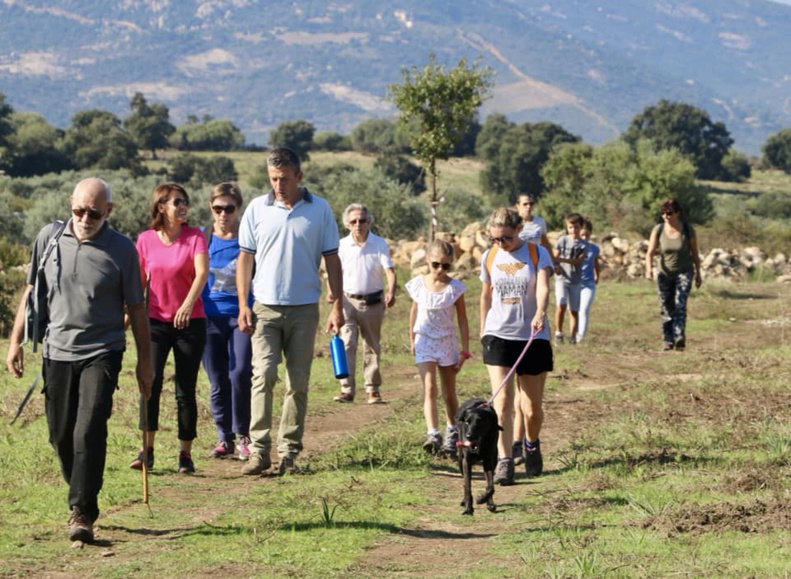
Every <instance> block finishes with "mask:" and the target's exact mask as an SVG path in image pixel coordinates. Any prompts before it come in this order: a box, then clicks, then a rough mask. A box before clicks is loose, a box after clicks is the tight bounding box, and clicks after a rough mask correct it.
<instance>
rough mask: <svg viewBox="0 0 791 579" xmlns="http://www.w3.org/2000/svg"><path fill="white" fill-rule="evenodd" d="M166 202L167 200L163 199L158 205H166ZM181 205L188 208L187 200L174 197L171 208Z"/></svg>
mask: <svg viewBox="0 0 791 579" xmlns="http://www.w3.org/2000/svg"><path fill="white" fill-rule="evenodd" d="M167 202H168V200H167V199H165V200H164V201H160V203H164V204H165V205H167ZM182 205H185V206H187V207H189V206H190V202H189V199H185V198H184V197H176V198H175V199H173V207H181V206H182Z"/></svg>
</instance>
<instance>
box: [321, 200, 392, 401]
mask: <svg viewBox="0 0 791 579" xmlns="http://www.w3.org/2000/svg"><path fill="white" fill-rule="evenodd" d="M373 220H374V219H373V215H371V212H370V211H368V208H367V207H365V206H364V205H360V204H359V203H352V204H351V205H349V206H348V207H347V208H346V209H345V210H344V212H343V224H344V225H345V226H346V228H347V229H349V232H350V233H349V235H347V236H346V237H344V238H343V239H341V241H340V245H339V247H338V256H339V257H340V260H341V265H342V268H343V289H344V295H343V313H344V319H345V321H346V323H345V324H344V326H343V327H342V328H341V332H340V336H341V338H342V339H343V343H344V345H345V346H346V359H347V362H348V364H349V377H348V378H344V379H343V380H341V393H340V395H338V396H336V397H335V400H336V401H337V402H354V395H355V368H356V358H357V343H358V339H359V337H360V336H362V339H363V341H364V342H365V345H364V348H363V378H364V380H365V391H366V393H367V394H368V404H381V403H382V395H381V394H380V393H379V387H380V386H381V385H382V375H381V373H380V371H379V357H380V352H381V345H380V342H379V339H380V335H381V331H382V320H384V315H385V308H389V307H392V306H393V304H395V286H396V275H395V270H394V269H393V262H392V260H391V259H390V250H389V248H388V247H387V242H386V241H385V240H384V239H382V238H381V237H379V236H378V235H376V234H374V233H371V231H370V228H371V224H372V223H373ZM383 273H384V277H386V278H387V288H385V283H384V278H383V276H382V274H383ZM328 289H329V288H328ZM334 298H335V296H333V295H332V290H331V289H329V291H328V299H329V300H333V299H334Z"/></svg>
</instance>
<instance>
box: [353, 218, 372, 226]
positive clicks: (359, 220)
mask: <svg viewBox="0 0 791 579" xmlns="http://www.w3.org/2000/svg"><path fill="white" fill-rule="evenodd" d="M358 223H359V224H360V225H362V224H363V223H368V220H367V219H351V220H350V221H349V225H357V224H358Z"/></svg>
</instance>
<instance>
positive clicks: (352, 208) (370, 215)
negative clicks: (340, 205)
mask: <svg viewBox="0 0 791 579" xmlns="http://www.w3.org/2000/svg"><path fill="white" fill-rule="evenodd" d="M354 211H362V212H363V217H365V219H366V220H367V221H368V225H372V224H373V222H374V216H373V213H371V212H370V211H369V210H368V208H367V207H366V206H365V205H363V204H362V203H352V204H351V205H349V206H348V207H347V208H346V209H344V210H343V225H344V226H345V227H346V228H347V229H348V228H349V215H350V214H351V213H352V212H354Z"/></svg>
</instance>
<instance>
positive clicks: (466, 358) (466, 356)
mask: <svg viewBox="0 0 791 579" xmlns="http://www.w3.org/2000/svg"><path fill="white" fill-rule="evenodd" d="M459 353H460V354H461V357H462V358H464V359H465V360H469V359H470V358H472V354H470V353H469V352H468V351H467V350H462V351H461V352H459Z"/></svg>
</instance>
